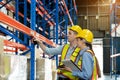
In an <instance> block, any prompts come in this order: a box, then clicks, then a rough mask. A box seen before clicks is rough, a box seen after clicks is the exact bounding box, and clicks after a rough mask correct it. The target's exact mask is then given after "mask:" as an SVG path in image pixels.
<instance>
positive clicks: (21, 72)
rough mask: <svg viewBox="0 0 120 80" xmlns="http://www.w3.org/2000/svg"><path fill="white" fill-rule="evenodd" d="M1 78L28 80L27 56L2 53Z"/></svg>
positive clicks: (3, 79) (1, 79) (4, 79)
mask: <svg viewBox="0 0 120 80" xmlns="http://www.w3.org/2000/svg"><path fill="white" fill-rule="evenodd" d="M0 80H27V58H26V57H25V56H17V55H8V54H1V55H0Z"/></svg>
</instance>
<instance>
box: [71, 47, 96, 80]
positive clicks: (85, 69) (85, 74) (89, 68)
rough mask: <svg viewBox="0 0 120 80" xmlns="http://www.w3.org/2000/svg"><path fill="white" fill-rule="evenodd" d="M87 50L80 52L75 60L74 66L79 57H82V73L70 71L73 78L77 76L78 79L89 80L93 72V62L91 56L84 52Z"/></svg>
mask: <svg viewBox="0 0 120 80" xmlns="http://www.w3.org/2000/svg"><path fill="white" fill-rule="evenodd" d="M88 49H89V48H88V47H87V48H85V49H83V50H81V51H80V53H79V56H78V58H77V60H76V64H77V62H78V60H79V59H80V57H81V56H82V71H80V70H79V71H72V74H73V76H77V77H79V78H82V79H85V80H90V79H91V76H92V72H93V65H94V60H93V57H92V55H91V54H90V53H89V52H86V50H88Z"/></svg>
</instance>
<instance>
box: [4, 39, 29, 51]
mask: <svg viewBox="0 0 120 80" xmlns="http://www.w3.org/2000/svg"><path fill="white" fill-rule="evenodd" d="M4 45H5V46H9V47H13V48H18V49H21V50H26V49H27V47H26V46H24V45H22V44H19V43H15V42H12V41H8V40H4Z"/></svg>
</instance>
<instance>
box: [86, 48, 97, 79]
mask: <svg viewBox="0 0 120 80" xmlns="http://www.w3.org/2000/svg"><path fill="white" fill-rule="evenodd" d="M87 52H89V53H90V54H91V55H92V56H93V60H94V65H93V72H92V77H91V80H97V76H98V71H97V68H98V67H97V63H96V57H95V54H94V53H93V51H91V50H87Z"/></svg>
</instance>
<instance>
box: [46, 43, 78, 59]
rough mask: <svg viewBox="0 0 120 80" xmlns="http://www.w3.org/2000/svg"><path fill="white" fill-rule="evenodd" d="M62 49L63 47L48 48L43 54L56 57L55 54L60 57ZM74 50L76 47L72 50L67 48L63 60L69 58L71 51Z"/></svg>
mask: <svg viewBox="0 0 120 80" xmlns="http://www.w3.org/2000/svg"><path fill="white" fill-rule="evenodd" d="M63 47H64V45H62V46H59V47H56V48H48V47H46V49H45V53H47V54H50V55H57V54H58V55H61V53H62V50H63ZM75 48H76V46H74V47H73V48H71V47H69V49H68V51H67V55H66V57H65V59H69V58H70V56H71V54H72V53H73V51H74V50H75Z"/></svg>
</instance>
